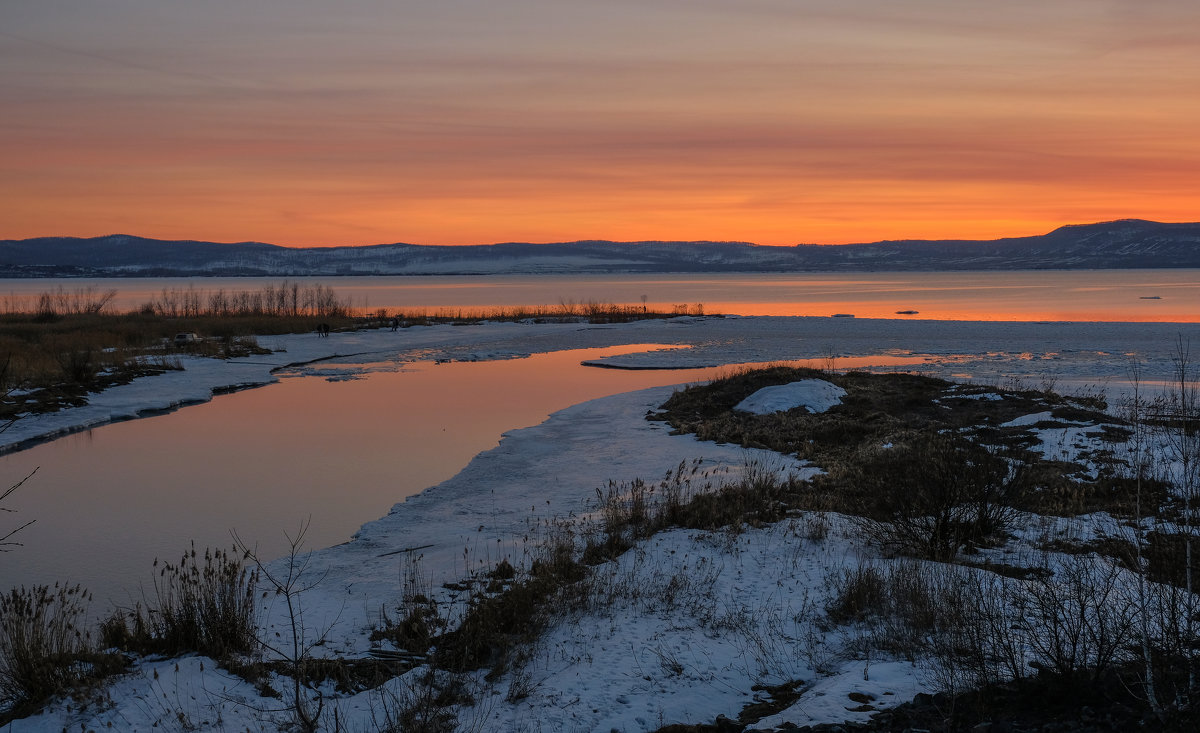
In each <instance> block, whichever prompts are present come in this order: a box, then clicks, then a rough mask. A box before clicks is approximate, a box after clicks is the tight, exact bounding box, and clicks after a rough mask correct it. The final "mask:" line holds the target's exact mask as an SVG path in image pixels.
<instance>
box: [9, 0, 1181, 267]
mask: <svg viewBox="0 0 1200 733" xmlns="http://www.w3.org/2000/svg"><path fill="white" fill-rule="evenodd" d="M1197 131H1200V3H1196V2H1194V0H1037V1H1027V0H1010V1H1009V2H1004V3H995V2H987V3H984V2H976V1H975V0H906V1H905V2H896V0H736V1H734V0H637V1H636V2H635V1H632V0H598V1H592V0H586V1H585V0H506V1H503V2H501V1H499V0H436V1H434V0H428V1H425V0H342V1H341V2H337V3H333V2H328V0H203V1H199V0H37V1H36V2H34V1H32V0H0V238H24V237H34V236H53V235H70V236H97V235H104V234H112V233H124V234H135V235H141V236H147V237H156V238H164V239H202V240H214V241H246V240H256V241H266V242H272V243H275V244H284V245H295V246H324V245H347V244H376V243H385V242H412V243H417V244H480V243H491V242H502V241H531V242H549V241H572V240H578V239H615V240H627V241H628V240H664V239H666V240H737V241H750V242H757V243H759V244H770V245H790V244H797V243H844V242H863V241H875V240H880V239H904V238H970V239H986V238H993V237H1000V236H1010V235H1011V236H1018V235H1028V234H1040V233H1044V232H1046V231H1049V230H1051V229H1053V228H1055V227H1057V226H1060V225H1063V224H1073V223H1085V222H1091V221H1103V220H1111V219H1118V218H1145V219H1154V220H1158V221H1196V220H1200V215H1198V214H1197V202H1200V134H1198V132H1197Z"/></svg>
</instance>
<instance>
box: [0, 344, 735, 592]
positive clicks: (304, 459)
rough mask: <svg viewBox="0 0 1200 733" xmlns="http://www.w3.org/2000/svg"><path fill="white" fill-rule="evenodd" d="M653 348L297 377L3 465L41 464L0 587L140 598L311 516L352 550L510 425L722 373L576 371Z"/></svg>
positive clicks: (0, 462)
mask: <svg viewBox="0 0 1200 733" xmlns="http://www.w3.org/2000/svg"><path fill="white" fill-rule="evenodd" d="M644 348H647V347H646V346H645V345H643V346H621V347H611V348H597V349H581V350H574V351H563V352H555V353H550V354H540V355H535V356H532V357H530V358H528V359H514V360H506V361H493V362H454V363H447V364H431V363H418V364H410V365H406V366H405V369H404V371H400V372H377V373H372V374H370V375H368V376H367V377H365V378H363V379H357V380H351V381H337V382H331V381H326V380H323V379H320V378H315V377H294V378H288V379H284V380H283V381H282V382H280V383H279V384H274V385H269V386H266V387H262V388H259V389H253V390H248V391H245V392H239V393H236V394H231V395H223V396H219V397H217V398H215V399H214V400H213V401H212V402H208V403H205V404H201V405H195V406H191V407H187V408H185V409H183V410H179V411H177V412H173V413H169V414H165V415H160V416H156V417H150V418H144V419H140V420H133V421H130V422H122V423H115V424H112V425H106V426H103V427H100V428H97V429H94V430H91V431H88V432H84V433H78V434H74V435H70V436H67V437H64V438H61V439H59V440H56V441H54V442H52V443H46V444H43V445H39V446H35V447H34V448H31V449H29V450H26V451H23V452H21V453H16V454H12V455H8V456H4V457H3V458H0V476H4V477H5V479H6V480H7V479H8V478H9V477H16V478H19V477H21V476H24V475H25V474H26V473H28V472H29V471H31V470H33V469H34V468H35V467H39V466H40V469H39V470H38V473H37V474H36V475H35V476H34V477H33V478H32V479H31V480H30V481H29V482H28V483H27V484H26V485H25V486H24V487H22V488H21V489H20V490H19V493H18V494H14V495H13V496H12V497H11V498H10V500H9V501H8V502H7V503H6V505H7V506H12V507H14V508H17V509H19V511H20V513H19V514H17V515H3V516H0V519H2V520H4V521H5V522H9V521H12V519H13V517H14V516H15V517H17V518H21V519H23V520H24V519H36V520H37V521H36V523H35V524H34V525H32V526H31V527H29V528H27V529H26V530H24V531H23V532H22V533H21V535H20V539H21V541H22V542H23V543H24V546H23V547H19V548H16V549H14V550H13V551H12V552H9V553H7V554H4V555H2V556H0V559H2V560H3V562H0V588H8V587H11V586H14V585H19V584H26V585H28V584H32V583H53V582H55V581H60V580H61V581H68V582H72V583H74V582H78V583H82V584H83V585H84V586H85V587H88V588H90V589H92V591H93V592H94V594H95V595H96V599H97V602H96V605H97V606H99V607H100V609H101V610H104V609H107V608H108V607H109V603H110V602H116V603H120V604H128V603H129V601H130V599H131V597H135V598H136V597H137V593H138V591H137V588H138V586H139V584H145V585H146V586H147V587H149V583H150V578H151V574H150V573H151V563H152V561H153V560H154V558H155V557H164V558H170V559H178V555H179V554H180V553H181V552H182V551H183V550H184V549H185V548H186V547H187V546H188V542H189V540H195V541H196V544H197V546H198V547H204V546H229V544H230V541H231V536H230V532H231V530H236V531H237V532H238V533H239V535H241V536H242V537H243V538H245V539H246V540H247V541H249V542H251V543H255V542H257V543H258V545H259V547H260V549H261V550H262V553H263V555H264V556H266V557H275V556H277V555H279V554H281V553H282V552H283V551H284V550H285V549H286V542H285V538H284V533H285V532H292V533H294V532H295V531H296V529H297V528H298V527H299V525H300V523H301V522H302V521H304V520H305V519H306V518H307V517H310V516H311V517H312V524H311V527H310V530H309V533H308V546H309V547H310V548H314V549H315V548H320V547H325V546H328V545H332V544H337V543H339V542H344V541H346V540H348V539H349V538H350V536H351V535H352V534H353V533H354V531H355V530H357V529H358V528H359V526H361V525H362V524H363V523H365V522H368V521H370V520H373V519H376V518H378V517H381V516H383V515H384V514H386V513H387V511H388V509H389V508H390V507H391V506H392V505H393V504H395V503H396V502H398V501H402V500H403V499H404V498H405V497H408V496H411V495H413V494H415V493H417V492H419V491H421V490H422V489H424V488H426V487H428V486H432V485H433V484H436V483H438V482H440V481H442V480H444V479H447V478H449V477H451V476H453V475H454V474H455V473H457V472H458V471H459V470H460V469H461V468H462V467H463V466H465V465H466V464H467V463H468V462H469V461H470V459H471V458H472V457H474V456H475V454H477V453H479V452H480V451H483V450H487V449H489V448H492V447H494V446H495V445H496V444H497V443H498V442H499V440H500V438H501V434H502V433H503V432H505V431H508V430H511V429H514V428H518V427H523V426H528V425H535V424H537V423H540V422H541V421H542V420H544V419H545V417H546V416H547V415H548V414H549V413H551V412H553V411H556V410H559V409H561V408H564V407H567V406H569V405H572V404H576V403H579V402H583V401H585V400H589V399H592V398H595V397H600V396H604V395H609V394H616V393H619V392H626V391H630V390H634V389H641V388H644V387H651V386H659V385H667V384H677V383H681V382H689V381H696V380H700V379H705V378H708V377H710V376H711V375H712V373H713V372H714V371H715V370H688V371H679V372H677V371H625V370H617V369H597V368H592V367H584V366H581V365H580V363H579V362H580V361H581V360H583V359H590V358H597V357H600V356H605V355H611V354H618V353H627V352H631V351H640V350H642V349H644ZM4 526H10V525H8V524H6V525H4Z"/></svg>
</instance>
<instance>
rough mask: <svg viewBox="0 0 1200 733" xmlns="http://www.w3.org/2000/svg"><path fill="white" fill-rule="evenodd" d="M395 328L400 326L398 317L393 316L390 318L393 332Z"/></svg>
mask: <svg viewBox="0 0 1200 733" xmlns="http://www.w3.org/2000/svg"><path fill="white" fill-rule="evenodd" d="M397 328H400V319H399V318H393V319H392V331H393V332H394V331H395V330H396V329H397Z"/></svg>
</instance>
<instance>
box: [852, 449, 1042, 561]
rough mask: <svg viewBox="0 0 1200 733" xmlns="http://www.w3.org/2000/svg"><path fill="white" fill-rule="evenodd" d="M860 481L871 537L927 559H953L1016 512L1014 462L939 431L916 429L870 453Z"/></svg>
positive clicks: (1003, 525) (888, 547)
mask: <svg viewBox="0 0 1200 733" xmlns="http://www.w3.org/2000/svg"><path fill="white" fill-rule="evenodd" d="M856 481H857V482H858V484H859V486H860V488H862V489H864V496H865V501H866V502H867V506H866V507H864V509H865V512H864V513H865V516H864V517H863V518H862V519H861V526H862V527H863V528H864V530H865V531H866V533H867V535H868V536H869V537H871V538H872V539H873V540H875V541H876V542H878V543H879V544H880V545H881V546H882V547H883V548H884V549H886V550H890V551H893V552H899V553H901V554H912V555H916V556H918V557H923V558H926V559H929V560H937V561H948V560H953V559H954V558H955V557H956V556H957V555H958V553H959V551H960V550H962V549H963V548H964V547H967V546H969V545H978V544H984V543H986V542H988V541H989V540H990V539H991V538H994V537H995V536H997V535H999V534H1001V533H1003V532H1005V531H1006V530H1007V529H1008V528H1009V526H1010V525H1011V523H1012V521H1013V518H1014V516H1015V513H1016V512H1015V510H1014V509H1013V508H1012V502H1013V499H1014V495H1015V493H1016V492H1017V490H1018V489H1017V487H1018V482H1017V481H1016V476H1015V471H1014V470H1013V469H1012V468H1010V466H1009V464H1008V463H1007V462H1006V461H1005V460H1004V459H1002V458H1000V457H998V456H996V455H993V454H992V453H989V452H988V451H987V450H984V449H983V448H980V447H979V446H977V445H975V444H973V443H971V442H969V441H967V440H964V439H961V438H957V437H954V436H948V435H943V434H940V433H932V434H931V433H915V434H912V435H910V436H909V438H908V439H907V440H905V441H904V442H902V443H895V444H893V445H891V446H888V447H885V448H881V449H879V450H877V451H876V452H875V453H874V454H873V455H867V456H865V457H864V460H863V462H862V463H861V464H859V466H858V467H857V475H856Z"/></svg>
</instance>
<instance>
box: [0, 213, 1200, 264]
mask: <svg viewBox="0 0 1200 733" xmlns="http://www.w3.org/2000/svg"><path fill="white" fill-rule="evenodd" d="M1185 267H1186V268H1200V223H1178V224H1169V223H1160V222H1153V221H1143V220H1140V219H1124V220H1120V221H1111V222H1101V223H1097V224H1078V225H1070V226H1064V227H1060V228H1058V229H1055V230H1054V231H1052V232H1050V233H1048V234H1043V235H1039V236H1032V237H1009V238H1005V239H993V240H905V241H883V242H872V243H868V244H841V245H814V244H801V245H796V246H794V247H770V246H763V245H756V244H751V243H749V242H610V241H579V242H562V243H554V244H528V243H520V242H507V243H503V244H486V245H467V246H438V245H416V244H377V245H369V246H358V247H308V248H292V247H282V246H278V245H273V244H264V243H262V242H238V243H219V242H197V241H190V240H182V241H165V240H158V239H146V238H143V237H135V236H129V235H124V234H114V235H109V236H104V237H92V238H86V239H83V238H76V237H40V238H36V239H22V240H0V277H166V276H263V277H301V276H311V275H325V276H333V275H499V274H538V273H554V274H568V273H583V274H586V273H668V272H680V273H689V272H693V273H699V272H820V271H833V272H846V271H848V272H867V271H955V270H1045V269H1068V270H1070V269H1133V268H1185Z"/></svg>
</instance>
